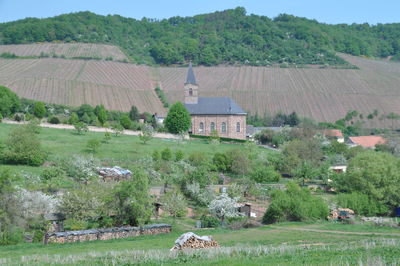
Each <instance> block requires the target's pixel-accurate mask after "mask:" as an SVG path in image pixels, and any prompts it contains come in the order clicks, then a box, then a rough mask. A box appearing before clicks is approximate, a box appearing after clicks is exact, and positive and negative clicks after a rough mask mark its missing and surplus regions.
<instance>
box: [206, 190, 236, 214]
mask: <svg viewBox="0 0 400 266" xmlns="http://www.w3.org/2000/svg"><path fill="white" fill-rule="evenodd" d="M237 201H238V198H237V197H236V198H231V197H229V196H228V194H226V193H222V194H221V195H219V196H218V197H216V198H215V199H214V200H212V201H211V202H210V204H209V205H208V209H209V210H210V212H211V213H212V214H214V215H215V216H217V217H218V218H219V219H221V221H224V219H225V218H233V217H239V216H241V214H240V213H239V211H238V208H237Z"/></svg>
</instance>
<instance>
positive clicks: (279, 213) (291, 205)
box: [263, 182, 329, 224]
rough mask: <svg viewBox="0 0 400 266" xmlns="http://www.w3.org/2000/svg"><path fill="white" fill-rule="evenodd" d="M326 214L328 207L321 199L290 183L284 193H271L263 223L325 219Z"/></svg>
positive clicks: (279, 191) (277, 191)
mask: <svg viewBox="0 0 400 266" xmlns="http://www.w3.org/2000/svg"><path fill="white" fill-rule="evenodd" d="M328 213H329V210H328V206H327V205H326V203H325V202H324V201H323V200H322V199H321V198H319V197H317V196H313V195H311V193H310V191H309V190H308V189H305V188H300V187H299V185H297V184H296V183H293V182H291V183H288V185H287V190H286V191H281V190H275V191H273V192H272V194H271V205H270V206H269V207H268V210H267V212H266V213H265V214H264V217H263V223H266V224H271V223H276V222H284V221H310V220H317V219H325V218H326V217H327V216H328Z"/></svg>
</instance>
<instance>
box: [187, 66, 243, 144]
mask: <svg viewBox="0 0 400 266" xmlns="http://www.w3.org/2000/svg"><path fill="white" fill-rule="evenodd" d="M184 88H185V107H186V109H187V110H188V111H189V113H190V115H191V117H192V128H191V133H192V134H194V135H203V136H210V135H211V132H213V131H216V132H218V135H219V136H220V137H223V138H231V139H243V140H244V139H246V112H245V111H243V109H242V108H241V107H240V106H239V105H238V104H237V103H236V102H235V101H234V100H233V99H231V98H229V97H207V98H205V97H199V85H198V84H197V82H196V78H195V75H194V72H193V68H192V64H191V63H190V65H189V69H188V73H187V77H186V82H185V86H184Z"/></svg>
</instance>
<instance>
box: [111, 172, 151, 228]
mask: <svg viewBox="0 0 400 266" xmlns="http://www.w3.org/2000/svg"><path fill="white" fill-rule="evenodd" d="M134 173H135V175H134V176H133V178H132V180H129V181H123V182H121V183H119V184H118V185H117V186H116V187H115V189H114V191H113V193H112V197H111V198H110V199H109V202H108V204H109V205H110V206H112V208H110V209H112V210H113V211H115V218H114V219H115V222H116V224H117V225H132V226H138V225H143V224H145V223H148V222H149V221H150V216H151V213H152V205H151V201H150V196H149V195H148V190H149V188H148V178H147V176H146V175H145V174H144V173H143V172H142V171H140V170H138V169H137V170H136V171H134Z"/></svg>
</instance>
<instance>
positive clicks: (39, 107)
mask: <svg viewBox="0 0 400 266" xmlns="http://www.w3.org/2000/svg"><path fill="white" fill-rule="evenodd" d="M33 114H34V115H35V116H36V117H37V118H39V119H41V118H43V117H44V116H45V115H46V106H45V104H44V102H35V104H34V106H33Z"/></svg>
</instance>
